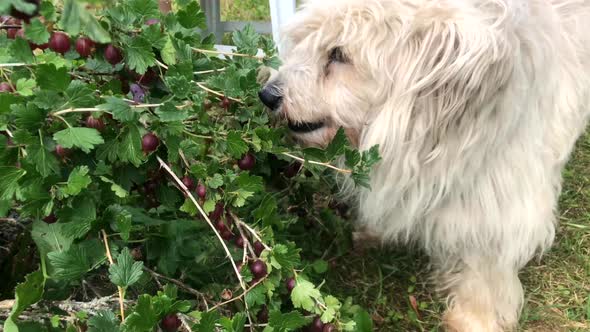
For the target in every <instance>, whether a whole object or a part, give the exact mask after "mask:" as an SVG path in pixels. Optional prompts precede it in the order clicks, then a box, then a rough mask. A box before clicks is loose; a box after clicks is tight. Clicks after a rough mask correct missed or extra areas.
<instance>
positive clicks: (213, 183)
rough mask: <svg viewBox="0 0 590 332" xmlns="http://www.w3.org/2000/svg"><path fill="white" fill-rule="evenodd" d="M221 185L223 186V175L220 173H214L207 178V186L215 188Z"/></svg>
mask: <svg viewBox="0 0 590 332" xmlns="http://www.w3.org/2000/svg"><path fill="white" fill-rule="evenodd" d="M221 186H223V176H221V174H218V173H215V174H214V175H213V177H211V178H209V179H207V187H209V188H211V189H217V188H219V187H221Z"/></svg>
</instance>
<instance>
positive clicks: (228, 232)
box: [221, 229, 234, 241]
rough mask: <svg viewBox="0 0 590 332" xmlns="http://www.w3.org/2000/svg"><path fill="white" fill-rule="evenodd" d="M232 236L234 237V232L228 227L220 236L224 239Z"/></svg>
mask: <svg viewBox="0 0 590 332" xmlns="http://www.w3.org/2000/svg"><path fill="white" fill-rule="evenodd" d="M233 237H234V234H233V233H232V232H231V231H230V230H229V229H226V230H224V231H223V232H221V238H222V239H224V240H226V241H229V240H231V239H232V238H233Z"/></svg>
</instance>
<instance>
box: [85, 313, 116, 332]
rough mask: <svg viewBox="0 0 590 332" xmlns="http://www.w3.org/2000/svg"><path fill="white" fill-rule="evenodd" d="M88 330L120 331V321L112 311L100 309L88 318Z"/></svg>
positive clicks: (101, 331) (99, 331)
mask: <svg viewBox="0 0 590 332" xmlns="http://www.w3.org/2000/svg"><path fill="white" fill-rule="evenodd" d="M88 327H89V328H88V332H118V331H119V321H118V320H117V317H116V316H115V314H114V313H113V312H112V311H109V310H99V311H98V312H97V313H96V316H93V317H90V318H89V319H88Z"/></svg>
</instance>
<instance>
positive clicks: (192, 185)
mask: <svg viewBox="0 0 590 332" xmlns="http://www.w3.org/2000/svg"><path fill="white" fill-rule="evenodd" d="M182 184H184V186H185V187H186V188H187V189H188V190H189V191H192V190H193V189H195V181H193V179H191V178H190V177H188V176H185V177H183V178H182Z"/></svg>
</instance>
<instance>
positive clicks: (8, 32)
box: [6, 28, 19, 39]
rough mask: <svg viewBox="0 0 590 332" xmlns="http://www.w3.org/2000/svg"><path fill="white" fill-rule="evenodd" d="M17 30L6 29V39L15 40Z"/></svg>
mask: <svg viewBox="0 0 590 332" xmlns="http://www.w3.org/2000/svg"><path fill="white" fill-rule="evenodd" d="M18 30H19V29H16V28H10V29H6V37H8V39H15V38H16V33H17V32H18Z"/></svg>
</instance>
